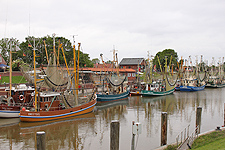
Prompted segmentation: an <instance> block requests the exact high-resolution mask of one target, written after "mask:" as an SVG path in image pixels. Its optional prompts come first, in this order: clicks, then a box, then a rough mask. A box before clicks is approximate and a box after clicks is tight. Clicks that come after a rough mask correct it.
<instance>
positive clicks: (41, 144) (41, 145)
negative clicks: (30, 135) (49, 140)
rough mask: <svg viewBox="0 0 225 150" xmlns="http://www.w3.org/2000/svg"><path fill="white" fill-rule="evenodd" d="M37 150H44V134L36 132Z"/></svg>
mask: <svg viewBox="0 0 225 150" xmlns="http://www.w3.org/2000/svg"><path fill="white" fill-rule="evenodd" d="M36 140H37V150H45V148H46V146H45V132H44V131H39V132H36Z"/></svg>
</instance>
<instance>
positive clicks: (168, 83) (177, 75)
mask: <svg viewBox="0 0 225 150" xmlns="http://www.w3.org/2000/svg"><path fill="white" fill-rule="evenodd" d="M166 79H167V82H168V84H169V85H170V86H174V85H175V84H176V83H177V80H178V74H177V79H176V82H174V84H171V83H170V82H169V79H168V76H167V74H166Z"/></svg>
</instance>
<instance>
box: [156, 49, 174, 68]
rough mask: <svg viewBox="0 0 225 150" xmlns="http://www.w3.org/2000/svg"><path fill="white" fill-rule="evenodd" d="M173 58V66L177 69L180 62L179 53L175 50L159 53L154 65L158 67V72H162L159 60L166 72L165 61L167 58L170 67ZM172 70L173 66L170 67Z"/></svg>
mask: <svg viewBox="0 0 225 150" xmlns="http://www.w3.org/2000/svg"><path fill="white" fill-rule="evenodd" d="M171 56H172V61H171V65H174V66H173V68H176V67H177V60H178V56H177V53H176V52H175V51H174V50H173V49H165V50H163V51H162V52H158V53H157V54H156V56H155V57H154V59H153V64H154V65H156V68H157V70H160V66H159V62H158V59H159V61H160V65H161V67H162V70H163V71H164V68H165V60H166V59H165V58H166V57H167V65H168V66H169V64H170V59H171ZM170 68H171V66H170Z"/></svg>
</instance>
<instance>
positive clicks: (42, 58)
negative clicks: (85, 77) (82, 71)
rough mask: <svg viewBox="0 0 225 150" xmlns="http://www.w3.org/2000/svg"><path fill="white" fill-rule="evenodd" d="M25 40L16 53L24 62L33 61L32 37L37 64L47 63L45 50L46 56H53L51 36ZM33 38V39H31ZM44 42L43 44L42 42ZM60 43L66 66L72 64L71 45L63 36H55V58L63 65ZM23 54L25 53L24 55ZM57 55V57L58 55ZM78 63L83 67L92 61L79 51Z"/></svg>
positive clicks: (89, 65) (90, 64) (91, 64)
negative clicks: (19, 50)
mask: <svg viewBox="0 0 225 150" xmlns="http://www.w3.org/2000/svg"><path fill="white" fill-rule="evenodd" d="M25 39H26V41H25V42H22V43H21V44H20V49H21V52H20V53H18V55H17V56H16V57H18V58H22V60H23V61H24V62H26V63H30V64H31V63H32V62H33V46H34V44H33V43H34V42H33V41H34V39H35V43H36V44H35V48H36V55H37V56H38V57H37V58H36V61H37V63H38V64H44V65H47V56H46V50H45V46H46V49H47V53H48V58H50V57H51V56H53V53H54V52H53V38H52V37H50V36H49V35H47V36H45V37H42V38H34V37H27V38H25ZM32 39H33V40H32ZM44 42H45V44H44ZM60 43H61V44H62V48H63V50H64V54H65V57H66V61H67V64H68V66H73V62H74V61H73V47H72V44H71V42H70V41H69V40H68V39H66V38H64V37H55V52H56V56H57V58H59V64H60V65H63V66H64V65H65V60H64V56H63V53H62V48H61V49H59V45H60ZM28 44H30V45H32V47H29V46H28ZM24 54H25V55H24ZM58 56H59V57H58ZM77 56H78V50H76V57H77ZM79 65H80V67H84V66H85V65H86V66H87V67H92V66H93V63H92V62H91V60H90V57H89V54H85V53H83V52H82V51H80V59H79Z"/></svg>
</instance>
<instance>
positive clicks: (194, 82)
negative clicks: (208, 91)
mask: <svg viewBox="0 0 225 150" xmlns="http://www.w3.org/2000/svg"><path fill="white" fill-rule="evenodd" d="M189 59H190V56H189ZM190 62H191V59H190ZM200 64H202V56H201V63H200ZM193 68H194V67H193V66H192V67H191V70H193ZM200 70H201V69H200V66H199V65H198V59H197V57H196V67H195V71H193V73H192V74H190V73H189V72H190V71H189V70H187V71H186V72H187V74H186V76H185V78H184V79H182V80H181V86H180V91H185V92H193V91H201V90H204V89H205V78H206V72H205V71H204V69H202V71H203V77H202V79H201V77H200Z"/></svg>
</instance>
